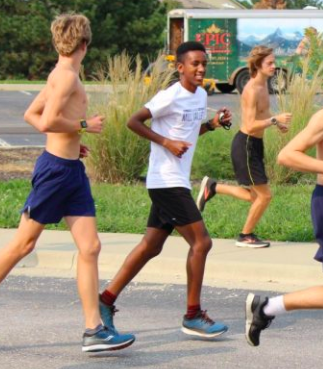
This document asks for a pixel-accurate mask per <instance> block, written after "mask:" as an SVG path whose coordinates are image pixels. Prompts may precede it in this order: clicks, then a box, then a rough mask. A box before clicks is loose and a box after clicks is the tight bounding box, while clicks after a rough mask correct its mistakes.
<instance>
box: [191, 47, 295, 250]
mask: <svg viewBox="0 0 323 369" xmlns="http://www.w3.org/2000/svg"><path fill="white" fill-rule="evenodd" d="M248 64H249V70H250V75H251V79H250V80H249V82H248V83H247V84H246V86H245V88H244V90H243V93H242V96H241V111H242V124H241V127H240V131H239V132H238V133H237V134H236V136H235V137H234V139H233V142H232V149H231V157H232V163H233V168H234V172H235V176H236V179H237V181H238V183H239V185H240V186H230V185H226V184H222V183H217V182H216V181H215V180H214V179H211V178H209V177H204V178H203V180H202V183H201V188H200V192H199V195H198V198H197V206H198V208H199V209H200V210H201V211H203V210H204V207H205V203H206V202H207V201H209V200H210V199H211V198H212V197H213V196H214V195H215V194H223V195H230V196H233V197H236V198H238V199H240V200H245V201H249V202H251V207H250V210H249V213H248V216H247V220H246V222H245V224H244V226H243V229H242V232H241V233H240V235H239V237H238V239H237V242H236V245H237V246H240V247H252V248H260V247H268V246H269V245H270V243H269V242H268V241H263V240H261V239H259V238H258V237H257V236H256V235H255V234H254V233H253V231H254V229H255V227H256V225H257V224H258V222H259V220H260V218H261V217H262V215H263V214H264V212H265V210H266V209H267V207H268V205H269V203H270V200H271V192H270V188H269V186H268V178H267V175H266V172H265V166H264V146H263V136H264V132H265V129H266V128H269V127H271V126H276V127H277V128H278V129H279V130H280V131H281V132H283V133H284V132H287V130H288V123H290V121H291V118H292V115H291V114H290V113H283V114H279V115H276V116H272V114H271V113H270V109H269V93H268V87H267V81H268V78H270V77H271V76H273V75H274V73H275V56H274V54H273V49H271V48H268V47H266V46H256V47H254V48H253V49H252V50H251V52H250V55H249V60H248Z"/></svg>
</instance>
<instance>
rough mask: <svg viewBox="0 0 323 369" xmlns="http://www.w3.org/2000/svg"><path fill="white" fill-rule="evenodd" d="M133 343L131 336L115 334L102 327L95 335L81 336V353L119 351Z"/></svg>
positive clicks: (132, 336) (86, 334)
mask: <svg viewBox="0 0 323 369" xmlns="http://www.w3.org/2000/svg"><path fill="white" fill-rule="evenodd" d="M134 341H135V336H134V335H132V334H117V335H116V334H115V333H114V332H111V331H109V330H108V329H107V328H106V327H103V328H102V329H101V330H99V331H98V332H97V333H95V334H92V335H91V334H89V333H86V332H85V333H84V334H83V344H82V351H83V352H99V351H112V350H121V349H123V348H126V347H128V346H130V345H131V344H132V343H133V342H134Z"/></svg>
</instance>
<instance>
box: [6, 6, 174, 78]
mask: <svg viewBox="0 0 323 369" xmlns="http://www.w3.org/2000/svg"><path fill="white" fill-rule="evenodd" d="M168 6H169V4H162V3H160V2H159V1H158V0H114V1H111V0H100V1H97V0H55V1H53V0H0V79H6V78H28V79H40V78H44V77H45V76H46V75H47V74H48V71H49V70H50V69H51V68H52V67H53V66H54V65H55V62H56V59H57V55H56V53H55V51H54V48H53V47H52V44H51V34H50V23H51V21H52V20H53V19H54V17H55V15H58V14H61V13H66V12H77V13H83V14H84V15H86V16H87V17H88V18H89V19H90V21H91V25H92V31H93V41H92V45H91V46H90V48H89V53H88V56H87V57H86V59H85V61H84V68H85V69H84V70H85V75H86V76H90V75H92V74H93V73H94V72H95V70H96V69H97V68H98V66H99V65H100V64H105V63H106V61H107V58H108V57H109V56H114V55H116V54H118V53H120V52H122V51H123V50H126V51H127V53H128V54H129V55H133V56H135V55H136V54H138V53H140V54H141V56H142V58H143V59H148V58H149V57H155V55H156V54H157V52H158V51H159V50H160V49H161V48H162V47H163V45H164V39H165V34H164V30H165V28H166V13H167V7H168Z"/></svg>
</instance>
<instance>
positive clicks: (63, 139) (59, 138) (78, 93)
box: [44, 66, 88, 159]
mask: <svg viewBox="0 0 323 369" xmlns="http://www.w3.org/2000/svg"><path fill="white" fill-rule="evenodd" d="M66 73H74V74H75V84H76V87H75V89H74V90H73V92H72V94H71V95H70V96H69V97H68V100H67V101H66V103H65V104H64V107H63V108H62V110H61V115H62V116H63V117H64V118H67V119H70V120H73V121H79V120H81V119H85V116H86V109H87V104H88V102H87V96H86V93H85V89H84V87H83V85H82V83H81V81H80V79H79V76H78V74H77V73H76V72H75V71H73V70H72V69H71V68H70V67H67V66H66V67H65V66H57V67H56V68H55V69H54V70H53V71H52V72H51V73H50V75H49V77H48V80H47V84H46V87H45V90H44V99H45V104H46V103H47V101H48V100H49V96H50V95H51V94H52V93H53V90H54V89H55V88H56V86H57V85H58V84H60V83H64V77H65V76H66ZM80 138H81V136H80V135H79V134H78V132H73V133H56V132H55V133H47V140H46V150H47V151H48V152H50V153H52V154H54V155H56V156H59V157H62V158H66V159H77V158H79V155H80Z"/></svg>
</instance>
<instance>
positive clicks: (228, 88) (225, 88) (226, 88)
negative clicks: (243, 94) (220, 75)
mask: <svg viewBox="0 0 323 369" xmlns="http://www.w3.org/2000/svg"><path fill="white" fill-rule="evenodd" d="M216 88H217V89H218V90H219V91H220V92H222V93H223V94H230V93H231V92H232V91H233V90H234V89H235V88H236V87H235V86H232V85H229V83H217V84H216Z"/></svg>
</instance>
